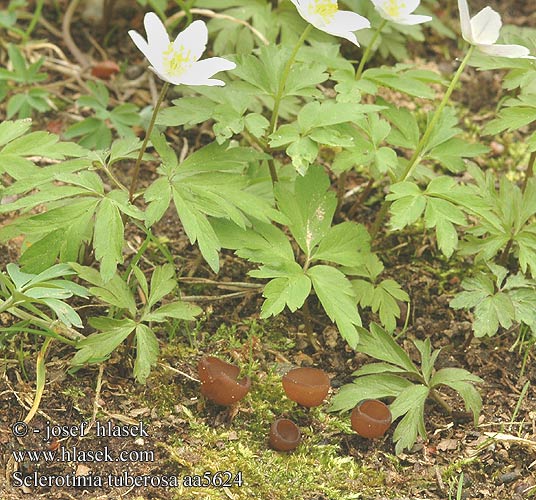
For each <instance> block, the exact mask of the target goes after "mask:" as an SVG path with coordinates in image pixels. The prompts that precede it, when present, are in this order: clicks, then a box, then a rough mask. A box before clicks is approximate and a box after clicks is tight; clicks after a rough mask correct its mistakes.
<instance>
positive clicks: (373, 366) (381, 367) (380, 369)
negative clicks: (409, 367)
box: [352, 362, 406, 377]
mask: <svg viewBox="0 0 536 500" xmlns="http://www.w3.org/2000/svg"><path fill="white" fill-rule="evenodd" d="M376 373H406V370H404V368H400V367H399V366H395V365H391V364H390V363H382V362H380V363H368V364H366V365H363V366H362V367H361V368H358V369H357V370H356V371H355V372H353V373H352V375H353V376H354V377H363V376H365V375H373V374H376Z"/></svg>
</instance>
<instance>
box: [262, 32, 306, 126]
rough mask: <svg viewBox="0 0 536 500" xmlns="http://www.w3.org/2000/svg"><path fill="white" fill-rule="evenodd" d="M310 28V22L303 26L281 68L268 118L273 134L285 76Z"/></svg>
mask: <svg viewBox="0 0 536 500" xmlns="http://www.w3.org/2000/svg"><path fill="white" fill-rule="evenodd" d="M312 28H313V25H312V24H308V25H307V28H305V30H304V31H303V33H302V35H301V36H300V38H299V40H298V41H297V42H296V45H295V46H294V49H293V50H292V53H291V54H290V57H289V59H288V61H287V63H286V64H285V67H284V68H283V72H282V73H281V79H280V80H279V84H278V87H277V93H276V95H275V98H274V109H273V111H272V118H271V119H270V134H273V133H274V132H275V129H276V128H277V119H278V118H279V106H280V104H281V99H282V97H283V92H284V91H285V84H286V83H287V78H288V75H289V73H290V68H291V67H292V63H293V62H294V59H296V55H297V54H298V50H300V47H301V46H302V45H303V42H304V41H305V38H307V35H308V34H309V32H310V31H311V29H312Z"/></svg>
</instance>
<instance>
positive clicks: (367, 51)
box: [355, 19, 387, 80]
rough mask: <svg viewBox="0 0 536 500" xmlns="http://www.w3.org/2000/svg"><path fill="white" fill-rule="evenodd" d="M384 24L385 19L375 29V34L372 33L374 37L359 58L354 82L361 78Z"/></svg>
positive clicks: (385, 22)
mask: <svg viewBox="0 0 536 500" xmlns="http://www.w3.org/2000/svg"><path fill="white" fill-rule="evenodd" d="M386 24H387V19H383V20H382V22H381V24H380V25H379V26H378V27H377V28H376V32H375V33H374V36H373V37H372V40H371V41H370V43H369V44H368V45H367V48H366V49H365V52H364V53H363V57H362V58H361V61H360V62H359V66H358V68H357V71H356V74H355V79H356V80H359V79H360V78H361V75H362V74H363V70H364V69H365V64H366V63H367V61H368V58H369V56H370V53H371V52H372V48H373V47H374V44H375V43H376V40H377V39H378V37H379V36H380V33H381V32H382V30H383V28H385V25H386Z"/></svg>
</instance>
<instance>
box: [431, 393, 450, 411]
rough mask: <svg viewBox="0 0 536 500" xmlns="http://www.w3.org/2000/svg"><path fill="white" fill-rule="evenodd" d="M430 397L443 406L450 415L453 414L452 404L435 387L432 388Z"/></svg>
mask: <svg viewBox="0 0 536 500" xmlns="http://www.w3.org/2000/svg"><path fill="white" fill-rule="evenodd" d="M430 397H431V398H432V399H433V400H434V401H435V402H436V403H437V404H438V405H439V406H441V408H443V409H444V410H445V411H446V412H447V413H448V414H449V415H452V408H451V406H450V405H449V404H448V403H447V402H446V401H445V400H444V399H443V397H442V396H441V394H439V392H437V391H436V390H435V389H430Z"/></svg>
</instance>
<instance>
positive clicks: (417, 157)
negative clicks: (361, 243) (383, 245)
mask: <svg viewBox="0 0 536 500" xmlns="http://www.w3.org/2000/svg"><path fill="white" fill-rule="evenodd" d="M474 48H475V46H474V45H471V47H469V50H468V51H467V54H466V55H465V57H464V58H463V60H462V62H461V64H460V67H459V68H458V70H457V71H456V73H455V74H454V78H453V79H452V81H451V82H450V84H449V86H448V88H447V91H446V92H445V95H444V96H443V99H442V100H441V103H440V104H439V106H438V108H437V109H436V111H435V113H434V115H433V116H432V119H431V120H430V122H429V123H428V125H427V127H426V130H425V131H424V134H423V136H422V137H421V140H420V141H419V144H417V148H416V149H415V151H414V153H413V155H412V157H411V158H410V160H409V161H408V164H407V166H406V168H405V169H404V172H403V173H402V175H401V176H400V177H399V178H398V179H397V180H396V182H403V181H405V180H407V179H408V178H409V177H410V176H411V174H412V173H413V170H414V169H415V167H416V166H417V165H418V164H419V162H420V161H421V160H422V156H421V154H422V152H423V150H424V148H425V147H426V145H427V143H428V141H429V139H430V136H431V135H432V132H433V131H434V128H435V126H436V125H437V122H438V121H439V119H440V118H441V114H442V113H443V110H444V109H445V106H446V105H447V103H448V101H449V99H450V96H451V95H452V92H454V89H455V88H456V85H457V84H458V81H459V80H460V77H461V76H462V73H463V71H464V69H465V66H467V63H468V62H469V59H470V57H471V55H472V53H473V50H474ZM390 206H391V202H390V201H387V200H386V201H384V202H383V205H382V208H381V209H380V211H379V212H378V215H377V216H376V220H375V221H374V223H373V225H372V228H371V231H370V236H371V238H372V239H374V238H375V237H376V234H377V233H378V230H379V229H380V226H381V224H382V222H383V219H384V218H385V216H386V215H387V212H388V211H389V207H390Z"/></svg>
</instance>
